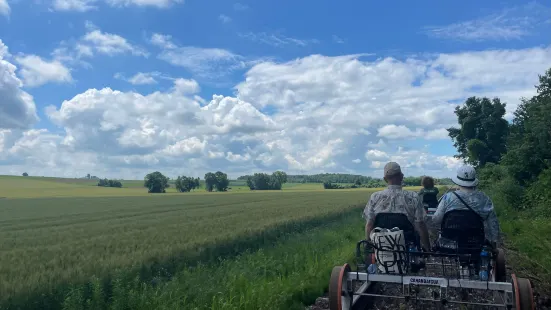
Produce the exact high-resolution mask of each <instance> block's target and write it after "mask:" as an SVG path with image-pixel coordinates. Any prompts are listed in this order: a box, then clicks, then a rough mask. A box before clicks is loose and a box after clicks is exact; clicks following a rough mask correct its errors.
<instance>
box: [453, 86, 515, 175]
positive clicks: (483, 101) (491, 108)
mask: <svg viewBox="0 0 551 310" xmlns="http://www.w3.org/2000/svg"><path fill="white" fill-rule="evenodd" d="M455 114H456V115H457V122H458V123H459V125H460V128H448V133H449V136H450V138H452V140H453V142H454V146H455V147H456V148H457V151H458V152H459V154H457V155H456V157H457V158H461V159H463V160H465V161H466V162H467V163H469V164H472V165H474V166H476V167H478V166H484V165H485V164H486V163H497V162H499V160H500V159H501V156H502V155H503V154H504V153H505V152H506V141H507V135H508V132H509V125H508V123H507V121H506V120H505V119H504V116H505V103H501V101H500V100H499V98H494V99H492V100H490V99H488V98H486V97H484V98H477V97H470V98H468V99H467V100H466V101H465V105H463V106H458V107H456V108H455Z"/></svg>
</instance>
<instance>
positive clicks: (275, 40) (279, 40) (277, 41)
mask: <svg viewBox="0 0 551 310" xmlns="http://www.w3.org/2000/svg"><path fill="white" fill-rule="evenodd" d="M238 35H239V36H240V37H242V38H245V39H248V40H251V41H254V42H260V43H264V44H268V45H271V46H276V47H282V46H286V45H296V46H307V45H310V44H315V43H319V41H318V40H316V39H296V38H291V37H287V36H284V35H281V34H268V33H266V32H260V33H253V32H248V33H239V34H238Z"/></svg>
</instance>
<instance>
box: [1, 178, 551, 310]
mask: <svg viewBox="0 0 551 310" xmlns="http://www.w3.org/2000/svg"><path fill="white" fill-rule="evenodd" d="M242 183H243V182H234V183H233V184H230V187H231V188H232V189H231V190H230V191H229V192H225V193H218V192H212V193H208V192H206V191H205V190H204V189H199V190H195V191H194V192H191V193H177V192H175V191H174V189H171V190H172V191H170V192H168V193H166V194H148V193H147V190H146V189H145V188H144V187H142V186H143V183H142V181H124V182H123V185H124V188H105V187H98V186H96V182H95V181H93V180H86V179H56V178H40V177H25V178H24V177H7V176H2V177H0V197H5V198H3V199H0V224H1V225H0V232H1V235H2V238H1V239H0V249H1V251H0V262H1V263H0V274H1V275H2V278H0V309H60V308H63V309H304V308H303V307H304V305H307V304H309V303H311V302H313V301H314V299H315V298H316V297H317V296H320V295H321V294H323V291H324V290H325V289H327V277H328V276H329V273H330V270H331V268H332V267H333V265H338V264H341V263H343V262H347V261H349V262H350V261H351V258H352V251H353V248H354V243H355V241H357V240H359V239H361V238H362V237H363V233H362V231H363V224H362V220H361V217H360V213H361V210H362V209H363V207H364V206H365V204H366V202H367V201H368V199H369V196H370V194H371V193H372V192H373V190H374V189H346V190H323V188H322V185H321V184H319V183H317V184H285V186H284V188H283V190H281V191H250V190H249V189H248V188H247V187H246V186H243V184H242ZM409 189H412V190H418V189H419V187H413V188H409ZM496 204H497V205H499V204H500V202H499V201H497V202H496ZM499 211H500V214H499V216H500V220H501V222H502V226H503V229H504V231H505V232H506V233H507V234H508V237H509V238H508V244H509V245H510V248H511V251H510V257H511V261H512V263H514V264H515V265H518V266H522V267H523V269H522V270H520V272H519V273H520V274H521V275H523V276H529V277H530V278H533V277H535V275H532V276H531V274H530V273H535V271H533V270H537V273H538V274H540V275H544V276H546V275H549V268H551V266H549V263H548V261H547V262H546V254H545V253H548V251H549V249H550V245H549V243H548V242H547V240H546V239H543V240H540V239H541V238H535V237H534V236H533V233H531V231H532V230H533V229H536V228H537V229H538V231H539V232H541V231H547V232H550V231H549V230H548V227H549V224H548V223H546V222H542V221H540V222H537V221H533V220H531V219H528V218H519V219H520V220H513V219H514V218H515V216H516V215H514V214H512V213H511V211H510V210H507V209H499ZM538 223H539V224H538ZM536 224H537V225H536ZM538 225H539V226H538ZM546 251H547V252H546ZM222 279H223V281H222ZM540 283H541V284H542V285H545V284H546V281H541V282H540ZM538 284H539V283H538Z"/></svg>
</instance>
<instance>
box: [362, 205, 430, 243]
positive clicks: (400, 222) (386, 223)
mask: <svg viewBox="0 0 551 310" xmlns="http://www.w3.org/2000/svg"><path fill="white" fill-rule="evenodd" d="M373 227H380V228H386V229H392V228H394V227H398V228H400V229H401V230H403V231H404V239H405V240H404V241H405V242H406V246H407V244H408V243H410V242H413V243H414V244H415V245H417V246H420V242H419V236H418V235H417V234H416V233H415V228H414V227H413V224H411V222H410V221H409V219H408V217H407V216H406V215H405V214H403V213H389V212H381V213H377V215H376V216H375V223H374V225H373Z"/></svg>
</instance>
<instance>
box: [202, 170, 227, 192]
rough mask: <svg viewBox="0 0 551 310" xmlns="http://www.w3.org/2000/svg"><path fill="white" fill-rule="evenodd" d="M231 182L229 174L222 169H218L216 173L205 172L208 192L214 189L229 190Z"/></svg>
mask: <svg viewBox="0 0 551 310" xmlns="http://www.w3.org/2000/svg"><path fill="white" fill-rule="evenodd" d="M229 184H230V180H229V179H228V175H227V174H225V173H223V172H221V171H216V172H215V173H212V172H208V173H206V174H205V189H206V190H207V191H208V192H212V191H213V190H214V189H216V191H218V192H225V191H227V190H228V185H229Z"/></svg>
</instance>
